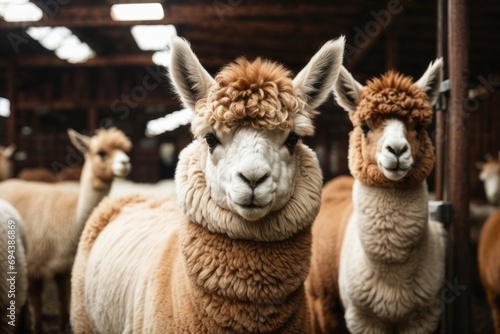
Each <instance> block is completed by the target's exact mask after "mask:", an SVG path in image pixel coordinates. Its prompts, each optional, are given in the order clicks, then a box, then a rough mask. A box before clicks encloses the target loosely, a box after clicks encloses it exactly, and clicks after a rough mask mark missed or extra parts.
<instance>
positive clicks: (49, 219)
mask: <svg viewBox="0 0 500 334" xmlns="http://www.w3.org/2000/svg"><path fill="white" fill-rule="evenodd" d="M68 135H69V137H70V139H71V141H72V143H73V144H74V145H75V146H76V147H77V148H78V150H80V151H81V152H82V153H84V156H85V163H84V167H83V173H82V177H81V181H80V190H79V193H71V192H68V191H64V190H62V189H59V188H57V187H56V185H52V184H47V183H39V182H29V181H21V180H8V181H5V182H3V183H1V184H0V198H3V199H5V200H7V201H9V202H11V203H12V204H13V205H14V206H15V207H16V209H17V210H18V211H19V212H20V213H21V216H22V217H23V219H24V222H25V227H26V240H27V242H28V249H29V252H28V274H29V280H30V281H29V289H30V300H31V301H32V303H33V306H34V312H35V326H36V328H35V329H36V331H37V332H42V323H41V314H42V305H41V293H42V289H43V280H44V279H46V278H52V277H55V279H56V283H57V285H58V289H59V299H60V313H61V317H62V322H63V323H62V326H63V327H62V328H63V331H64V330H65V327H66V326H68V323H69V296H70V291H69V283H70V272H71V268H72V265H73V261H74V256H75V253H76V248H77V245H78V240H79V238H80V234H81V232H82V230H83V227H84V225H85V222H86V221H87V218H88V217H89V215H90V213H91V212H92V210H93V209H94V207H95V206H97V204H98V203H99V202H100V201H101V199H102V198H103V197H104V196H106V195H107V194H108V193H109V190H110V188H111V184H112V182H113V179H114V177H116V176H119V177H122V176H125V175H127V174H128V172H129V171H130V162H129V158H128V156H127V155H126V154H125V152H126V151H128V150H130V148H131V144H130V141H129V140H128V139H127V138H126V137H125V135H124V134H123V133H122V132H121V131H119V130H117V129H109V130H98V132H97V134H96V135H94V136H92V137H87V136H84V135H81V134H78V133H77V132H75V131H73V130H69V131H68Z"/></svg>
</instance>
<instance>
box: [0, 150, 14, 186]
mask: <svg viewBox="0 0 500 334" xmlns="http://www.w3.org/2000/svg"><path fill="white" fill-rule="evenodd" d="M11 177H12V163H11V162H10V161H9V160H8V159H6V158H4V157H2V156H0V181H3V180H7V179H8V178H11Z"/></svg>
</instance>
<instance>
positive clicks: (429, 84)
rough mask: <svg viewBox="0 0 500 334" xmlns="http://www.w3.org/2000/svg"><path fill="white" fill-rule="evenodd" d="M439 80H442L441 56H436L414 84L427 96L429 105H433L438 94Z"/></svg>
mask: <svg viewBox="0 0 500 334" xmlns="http://www.w3.org/2000/svg"><path fill="white" fill-rule="evenodd" d="M441 81H443V58H438V59H436V60H435V61H434V63H432V62H431V63H430V64H429V67H428V68H427V71H425V73H424V75H422V77H421V78H420V79H418V81H417V82H416V83H415V84H416V85H417V86H419V87H420V88H421V89H422V90H423V91H424V92H425V93H426V94H427V96H429V101H430V102H431V105H434V103H436V100H437V98H438V96H439V86H440V85H441Z"/></svg>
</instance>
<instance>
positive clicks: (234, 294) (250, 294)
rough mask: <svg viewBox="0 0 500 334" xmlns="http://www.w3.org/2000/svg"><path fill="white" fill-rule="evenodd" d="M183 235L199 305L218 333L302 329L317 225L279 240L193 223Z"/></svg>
mask: <svg viewBox="0 0 500 334" xmlns="http://www.w3.org/2000/svg"><path fill="white" fill-rule="evenodd" d="M185 225H186V226H185V229H183V232H182V233H183V234H182V236H181V245H182V253H183V256H184V258H185V263H186V269H187V273H188V277H189V283H188V284H189V286H190V291H191V294H192V298H191V300H192V301H193V304H194V308H195V309H196V312H197V314H198V315H199V317H200V321H201V322H202V323H203V327H204V329H210V330H211V331H212V332H213V331H214V329H216V332H226V331H227V330H230V331H234V332H238V333H281V332H282V333H292V332H293V333H301V332H305V328H306V327H307V326H308V317H307V313H305V312H306V309H307V308H306V307H304V305H305V303H306V300H305V293H304V281H305V279H306V276H307V274H308V272H309V261H310V256H311V229H310V228H306V229H305V230H303V231H301V232H299V233H298V234H296V235H295V236H293V237H291V238H289V239H287V240H284V241H279V242H255V241H248V240H236V239H231V238H229V237H227V236H225V235H223V234H220V233H212V232H210V231H208V230H207V229H206V228H203V227H202V226H200V225H198V224H195V223H191V222H188V223H187V224H185Z"/></svg>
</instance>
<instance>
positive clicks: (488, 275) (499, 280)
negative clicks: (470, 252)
mask: <svg viewBox="0 0 500 334" xmlns="http://www.w3.org/2000/svg"><path fill="white" fill-rule="evenodd" d="M499 236H500V211H497V212H496V213H494V214H492V215H491V216H490V217H489V218H488V219H487V220H486V222H485V223H484V225H483V228H482V229H481V234H480V235H479V241H478V252H477V256H478V266H479V277H480V278H481V282H482V283H483V287H484V289H485V290H486V297H487V298H488V303H489V304H490V309H491V316H492V317H493V323H494V326H495V333H497V334H499V333H500V238H499Z"/></svg>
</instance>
